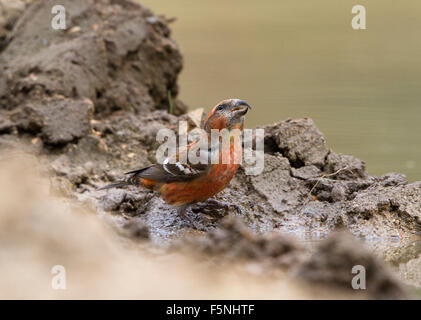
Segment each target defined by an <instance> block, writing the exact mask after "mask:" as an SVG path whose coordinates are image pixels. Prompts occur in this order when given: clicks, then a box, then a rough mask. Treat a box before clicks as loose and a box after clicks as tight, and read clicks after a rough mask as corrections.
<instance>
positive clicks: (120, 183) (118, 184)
mask: <svg viewBox="0 0 421 320" xmlns="http://www.w3.org/2000/svg"><path fill="white" fill-rule="evenodd" d="M129 185H132V183H130V182H129V181H118V182H114V183H110V184H107V185H106V186H104V187H101V188H99V189H97V191H100V190H107V189H111V188H118V187H124V186H129Z"/></svg>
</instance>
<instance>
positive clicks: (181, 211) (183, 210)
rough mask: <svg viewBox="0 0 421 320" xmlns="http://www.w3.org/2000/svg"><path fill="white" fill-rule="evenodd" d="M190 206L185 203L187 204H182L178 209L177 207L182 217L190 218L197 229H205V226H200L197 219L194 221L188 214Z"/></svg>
mask: <svg viewBox="0 0 421 320" xmlns="http://www.w3.org/2000/svg"><path fill="white" fill-rule="evenodd" d="M188 207H189V205H188V204H185V205H182V206H180V207H178V209H177V213H178V215H179V216H180V217H182V218H184V219H186V220H188V221H189V222H190V223H191V225H192V226H193V227H194V228H195V229H197V230H204V228H203V227H202V226H200V225H199V224H198V223H197V222H196V221H194V220H193V219H192V218H191V217H189V216H188V215H187V214H186V211H187V208H188Z"/></svg>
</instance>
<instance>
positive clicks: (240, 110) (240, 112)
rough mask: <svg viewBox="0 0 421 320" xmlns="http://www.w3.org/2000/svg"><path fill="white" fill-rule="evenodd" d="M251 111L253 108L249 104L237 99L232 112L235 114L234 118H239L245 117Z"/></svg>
mask: <svg viewBox="0 0 421 320" xmlns="http://www.w3.org/2000/svg"><path fill="white" fill-rule="evenodd" d="M249 109H251V107H250V105H249V104H248V103H247V102H245V101H244V100H239V99H237V100H235V103H234V107H233V108H232V109H231V112H232V113H234V114H233V116H235V117H238V118H239V117H242V116H244V115H245V114H246V113H247V111H249Z"/></svg>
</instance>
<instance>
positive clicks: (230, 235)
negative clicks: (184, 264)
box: [182, 217, 306, 269]
mask: <svg viewBox="0 0 421 320" xmlns="http://www.w3.org/2000/svg"><path fill="white" fill-rule="evenodd" d="M182 245H183V246H184V245H187V248H188V249H187V250H188V251H190V249H193V250H194V251H195V252H197V253H201V254H206V255H216V256H218V257H220V258H222V259H225V260H226V259H230V260H232V261H235V262H238V261H239V260H246V261H255V262H258V263H260V264H265V265H267V266H270V267H272V268H283V269H288V268H289V267H292V266H296V265H297V264H299V263H300V262H301V261H303V260H304V257H305V254H306V253H305V250H304V248H303V247H301V246H300V245H299V244H298V243H297V242H296V241H294V240H293V239H291V238H289V237H287V236H285V235H282V234H280V233H271V234H266V235H256V234H253V233H252V232H251V231H250V230H249V229H248V228H247V227H246V226H245V224H244V223H243V222H242V221H241V219H240V218H237V217H226V218H224V219H223V220H222V221H221V224H220V227H219V228H217V229H215V230H212V231H210V232H209V233H208V234H207V235H206V236H205V237H203V238H200V239H196V238H193V239H191V238H190V239H188V240H187V242H186V243H182ZM184 250H185V248H184Z"/></svg>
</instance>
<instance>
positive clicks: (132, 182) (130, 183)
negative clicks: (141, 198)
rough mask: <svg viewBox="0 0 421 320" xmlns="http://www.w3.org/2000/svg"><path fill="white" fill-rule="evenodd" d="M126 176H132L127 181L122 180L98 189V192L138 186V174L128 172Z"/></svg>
mask: <svg viewBox="0 0 421 320" xmlns="http://www.w3.org/2000/svg"><path fill="white" fill-rule="evenodd" d="M126 174H130V175H129V177H127V179H126V180H120V181H117V182H114V183H110V184H108V185H106V186H104V187H102V188H99V189H97V191H100V190H106V189H111V188H119V187H124V186H137V185H138V181H137V179H136V173H132V172H128V173H126Z"/></svg>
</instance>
